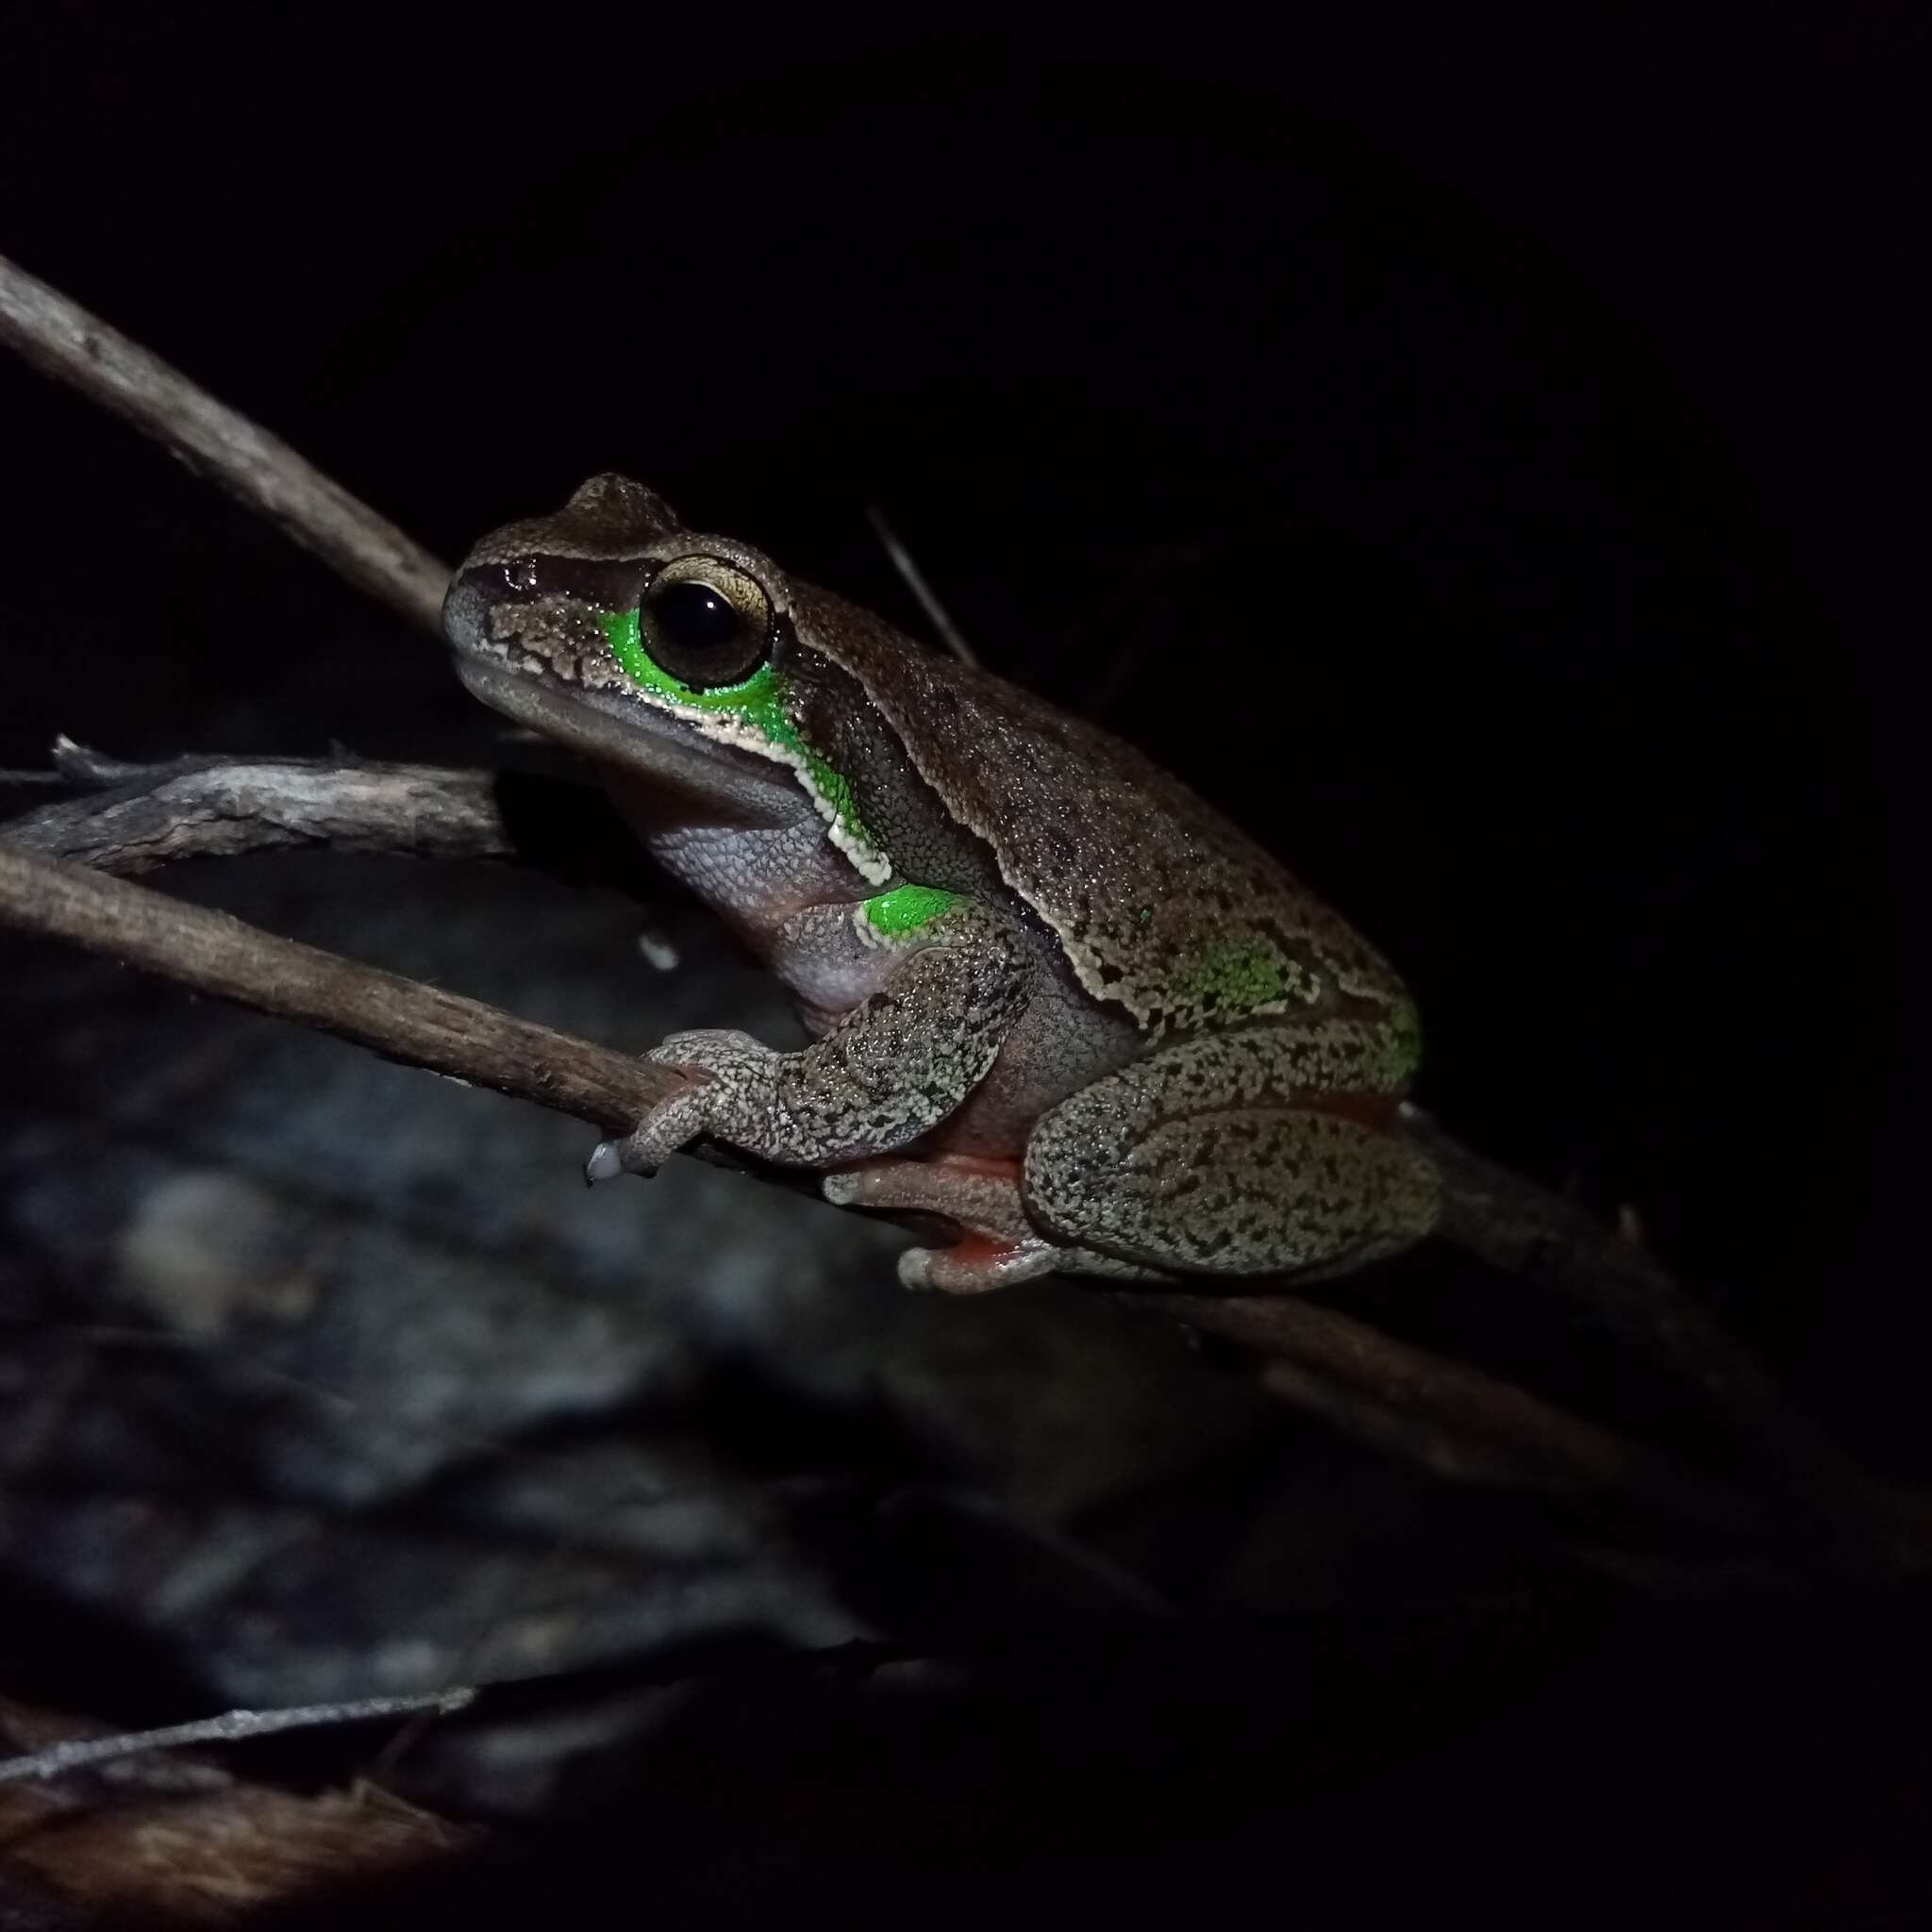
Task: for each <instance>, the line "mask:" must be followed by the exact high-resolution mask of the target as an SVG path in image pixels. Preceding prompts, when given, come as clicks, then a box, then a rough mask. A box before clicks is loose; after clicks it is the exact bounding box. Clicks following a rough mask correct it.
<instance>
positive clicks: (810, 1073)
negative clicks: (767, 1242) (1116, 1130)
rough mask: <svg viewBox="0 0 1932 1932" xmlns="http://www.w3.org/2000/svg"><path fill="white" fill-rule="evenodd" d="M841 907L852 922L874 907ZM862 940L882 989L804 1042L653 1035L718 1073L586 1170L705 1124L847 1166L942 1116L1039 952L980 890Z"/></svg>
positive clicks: (971, 1081)
mask: <svg viewBox="0 0 1932 1932" xmlns="http://www.w3.org/2000/svg"><path fill="white" fill-rule="evenodd" d="M831 917H832V918H833V919H834V920H836V921H837V922H841V923H848V922H849V923H848V924H842V929H843V930H844V931H846V932H847V933H850V932H852V931H855V930H857V929H858V927H857V924H856V922H858V921H861V920H862V919H863V917H864V914H863V911H862V909H854V910H852V911H850V912H846V911H842V910H841V911H840V912H839V913H837V914H835V915H831ZM820 924H824V921H823V920H822V921H820ZM863 943H864V945H865V946H867V947H868V948H869V949H870V950H871V953H872V955H873V956H874V957H873V959H872V962H871V964H872V966H873V968H874V970H873V971H872V972H871V974H870V976H871V977H873V978H874V980H875V981H876V982H877V990H876V991H874V992H872V993H871V994H870V995H869V996H868V997H866V998H865V999H863V1000H861V1001H860V1002H859V1003H858V1005H857V1006H856V1007H854V1008H852V1010H851V1011H850V1012H848V1013H846V1014H845V1015H844V1016H843V1017H842V1018H841V1020H840V1021H839V1022H838V1024H836V1025H834V1026H833V1027H832V1028H831V1029H830V1030H829V1031H828V1032H826V1033H825V1034H824V1036H823V1038H821V1039H819V1040H817V1041H814V1042H813V1043H812V1044H811V1045H810V1046H808V1047H806V1048H805V1049H804V1050H803V1051H801V1052H798V1053H780V1052H778V1051H776V1050H775V1049H774V1048H772V1047H769V1046H765V1045H762V1044H761V1043H760V1042H759V1041H756V1040H753V1039H752V1038H751V1037H750V1036H749V1035H748V1034H743V1033H727V1032H700V1033H675V1034H673V1035H672V1036H671V1037H670V1038H669V1039H668V1040H666V1041H664V1042H663V1044H662V1045H661V1046H658V1047H656V1048H654V1049H653V1050H652V1052H650V1053H649V1054H647V1055H646V1056H645V1058H647V1059H652V1060H656V1061H658V1063H659V1064H660V1065H665V1066H674V1067H679V1068H684V1069H687V1070H689V1071H691V1072H694V1073H701V1074H704V1075H705V1076H706V1077H705V1078H704V1079H702V1080H697V1081H693V1082H692V1083H691V1085H690V1086H688V1087H687V1088H685V1089H684V1090H683V1091H680V1092H677V1093H675V1094H673V1095H672V1096H671V1097H670V1098H669V1099H667V1100H664V1101H660V1102H659V1103H658V1106H657V1107H655V1108H652V1110H651V1111H650V1113H649V1114H647V1115H646V1116H645V1117H644V1119H643V1120H642V1121H641V1122H640V1123H639V1124H638V1125H637V1127H636V1128H635V1129H634V1130H633V1131H632V1132H631V1133H630V1134H628V1135H627V1136H626V1137H625V1139H624V1140H622V1141H605V1142H603V1143H602V1144H601V1145H600V1146H599V1147H598V1148H597V1150H596V1151H595V1153H593V1154H592V1155H591V1159H590V1163H589V1165H588V1166H587V1168H586V1169H585V1174H586V1176H587V1177H588V1178H589V1179H591V1180H605V1179H608V1178H609V1177H610V1176H612V1175H614V1174H655V1173H656V1172H657V1170H658V1168H659V1167H660V1166H661V1165H662V1164H663V1162H664V1160H665V1159H666V1158H668V1157H669V1156H670V1155H672V1154H673V1153H675V1151H676V1150H677V1149H678V1148H680V1147H682V1146H684V1145H685V1144H686V1142H688V1141H694V1140H697V1139H698V1138H700V1137H701V1136H704V1137H708V1138H709V1139H711V1140H714V1141H723V1142H724V1144H726V1145H727V1146H731V1147H736V1148H739V1149H741V1151H742V1152H744V1153H746V1154H751V1155H756V1156H758V1158H761V1159H764V1160H770V1161H773V1162H775V1163H776V1164H777V1165H779V1166H782V1167H820V1168H824V1167H837V1166H841V1165H843V1164H845V1163H847V1162H850V1161H855V1160H862V1159H865V1158H869V1157H871V1156H874V1155H879V1154H888V1153H891V1151H892V1150H893V1149H895V1148H899V1147H903V1146H905V1145H906V1144H907V1143H908V1141H915V1140H917V1139H918V1138H919V1136H920V1135H921V1134H924V1133H925V1132H927V1131H928V1130H929V1129H930V1128H932V1127H935V1126H937V1125H938V1124H940V1122H941V1121H942V1120H944V1119H945V1118H946V1116H947V1115H948V1114H950V1113H951V1112H952V1111H953V1109H954V1108H957V1107H958V1105H959V1103H960V1102H961V1101H962V1100H964V1099H965V1098H966V1096H967V1095H968V1094H969V1093H970V1092H971V1091H973V1089H974V1087H975V1086H976V1085H977V1084H978V1083H979V1081H980V1080H981V1079H982V1078H983V1077H984V1076H985V1074H986V1072H987V1070H988V1069H989V1068H990V1067H991V1065H992V1063H993V1060H994V1058H996V1057H997V1055H998V1053H999V1050H1000V1045H1001V1042H1002V1041H1004V1040H1005V1039H1006V1037H1007V1035H1008V1032H1009V1031H1010V1030H1011V1028H1012V1025H1013V1023H1014V1021H1015V1020H1016V1019H1017V1018H1018V1017H1019V1015H1020V1012H1021V1011H1022V1009H1023V1008H1024V1005H1025V1001H1026V992H1027V983H1028V979H1029V976H1030V966H1029V963H1028V961H1027V959H1026V957H1025V955H1024V953H1023V951H1022V949H1021V948H1020V946H1019V944H1018V943H1017V941H1015V939H1014V938H1013V936H1012V934H1011V933H1010V932H1009V931H1008V929H1007V928H1006V927H1005V926H1004V925H1002V924H1000V923H999V922H998V921H997V920H995V919H992V918H991V917H989V916H988V915H986V914H985V913H983V912H981V911H980V910H979V909H978V908H974V907H973V906H972V905H970V904H961V905H958V906H955V907H954V908H953V909H951V910H950V911H948V912H946V913H944V914H943V915H942V916H941V917H939V918H936V919H934V920H933V921H932V922H931V923H930V924H927V925H925V926H924V927H922V928H921V929H920V930H919V931H918V932H917V933H916V934H914V935H911V936H909V937H907V938H903V939H899V940H896V941H890V942H889V941H884V940H881V939H878V938H875V937H874V938H867V939H865V940H864V941H863Z"/></svg>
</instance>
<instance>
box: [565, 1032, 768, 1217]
mask: <svg viewBox="0 0 1932 1932" xmlns="http://www.w3.org/2000/svg"><path fill="white" fill-rule="evenodd" d="M643 1058H645V1059H647V1060H651V1061H654V1062H655V1063H656V1064H657V1065H658V1066H660V1067H675V1068H677V1069H678V1070H679V1072H681V1073H696V1074H708V1075H710V1078H708V1079H702V1080H692V1081H691V1082H689V1083H688V1084H687V1085H686V1086H685V1087H684V1088H682V1089H681V1090H680V1091H677V1092H675V1093H673V1094H670V1095H669V1096H667V1097H666V1098H665V1099H663V1100H660V1101H659V1102H658V1105H657V1106H656V1107H654V1108H652V1109H651V1110H650V1112H649V1113H647V1114H646V1115H645V1116H644V1117H643V1119H642V1120H641V1121H640V1122H639V1123H638V1124H637V1125H636V1126H635V1127H633V1128H632V1129H631V1131H630V1132H629V1133H628V1134H626V1135H625V1137H624V1139H623V1140H621V1141H598V1142H597V1144H596V1146H595V1147H593V1148H592V1149H591V1158H590V1159H589V1160H587V1161H586V1162H585V1163H584V1179H585V1181H586V1182H587V1183H589V1184H590V1185H591V1186H592V1187H594V1186H595V1185H596V1184H597V1183H598V1182H599V1181H608V1180H615V1179H616V1178H617V1176H618V1175H619V1174H638V1175H641V1177H642V1178H644V1179H646V1180H648V1179H649V1178H650V1177H651V1176H652V1175H653V1174H656V1173H657V1172H658V1169H659V1168H660V1167H662V1166H663V1165H664V1163H665V1162H666V1161H667V1160H669V1159H670V1158H671V1157H672V1156H673V1155H674V1154H675V1153H676V1152H677V1150H678V1149H679V1148H680V1147H682V1146H685V1145H686V1144H687V1143H688V1142H690V1141H695V1140H696V1139H697V1138H698V1136H699V1135H701V1134H705V1133H708V1132H709V1131H710V1130H711V1129H712V1127H713V1126H715V1125H716V1124H717V1118H716V1117H717V1110H718V1102H719V1097H720V1096H719V1093H718V1092H717V1091H715V1090H716V1088H717V1085H718V1083H719V1082H720V1081H721V1080H722V1081H724V1082H725V1083H727V1091H729V1083H731V1082H733V1081H734V1080H741V1081H747V1082H756V1081H757V1080H758V1077H759V1076H760V1075H761V1074H764V1073H765V1072H766V1070H767V1069H768V1068H769V1066H770V1064H771V1062H772V1061H774V1059H776V1058H778V1056H777V1055H776V1054H774V1052H773V1051H772V1049H771V1048H770V1047H769V1046H766V1045H764V1044H763V1043H762V1042H761V1041H756V1040H754V1039H753V1038H752V1037H751V1035H750V1034H749V1033H740V1032H736V1031H734V1030H733V1029H731V1028H728V1027H709V1028H706V1029H704V1030H702V1031H699V1032H691V1033H674V1034H672V1035H671V1036H670V1037H669V1038H668V1039H666V1040H665V1041H663V1042H662V1043H661V1044H660V1045H658V1046H654V1047H653V1048H652V1049H651V1051H650V1052H649V1053H647V1054H645V1055H644V1056H643Z"/></svg>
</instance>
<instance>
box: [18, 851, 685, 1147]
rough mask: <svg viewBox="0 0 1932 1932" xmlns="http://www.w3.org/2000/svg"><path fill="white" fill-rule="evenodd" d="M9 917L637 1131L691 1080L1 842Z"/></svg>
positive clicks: (395, 1053)
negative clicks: (652, 1110)
mask: <svg viewBox="0 0 1932 1932" xmlns="http://www.w3.org/2000/svg"><path fill="white" fill-rule="evenodd" d="M0 922H4V923H5V924H11V925H17V926H19V927H21V928H22V929H23V930H25V931H27V932H40V933H47V934H51V935H53V936H55V937H58V938H60V939H66V940H71V941H74V942H75V944H77V945H82V946H86V947H87V948H88V949H89V950H90V951H92V952H96V953H106V954H108V956H109V957H110V958H117V959H123V960H125V961H126V962H127V963H128V964H129V965H131V966H140V967H142V968H144V969H145V970H146V971H148V972H150V973H158V974H161V975H162V976H163V977H165V978H168V979H173V980H175V981H178V982H179V983H180V984H181V985H183V986H188V987H192V988H193V989H194V990H195V991H198V992H206V993H213V994H214V995H216V996H217V997H218V998H221V999H227V1000H235V1001H238V1002H239V1003H240V1004H242V1005H243V1006H247V1007H253V1008H256V1009H257V1010H258V1011H260V1012H264V1013H273V1014H275V1015H276V1016H277V1017H278V1018H281V1019H284V1020H295V1021H299V1022H300V1023H301V1024H303V1025H305V1026H312V1027H315V1028H317V1029H318V1030H319V1031H321V1032H324V1033H331V1034H334V1035H335V1036H336V1038H338V1039H339V1040H348V1041H354V1042H355V1043H356V1044H357V1045H358V1046H366V1047H369V1048H371V1049H373V1050H374V1051H375V1052H376V1053H379V1054H381V1055H382V1056H383V1057H384V1058H388V1059H394V1060H403V1061H406V1062H408V1064H409V1065H411V1066H419V1067H428V1068H429V1069H431V1070H432V1071H433V1072H435V1073H439V1074H448V1075H449V1076H450V1077H451V1078H453V1079H458V1080H461V1081H464V1082H466V1083H468V1084H470V1085H473V1086H479V1087H490V1088H493V1089H494V1090H495V1091H497V1092H499V1093H508V1094H510V1095H513V1096H514V1097H515V1098H517V1099H520V1100H534V1101H535V1102H536V1103H537V1104H538V1105H539V1106H540V1107H552V1108H560V1109H561V1110H562V1111H564V1112H566V1113H574V1114H575V1115H577V1116H578V1117H579V1118H580V1119H583V1120H587V1121H591V1122H594V1123H595V1124H597V1125H598V1126H599V1127H601V1128H602V1129H604V1131H606V1132H607V1133H625V1132H628V1131H629V1129H630V1128H631V1127H633V1126H635V1125H636V1124H637V1123H638V1122H639V1121H640V1120H641V1119H642V1118H643V1116H644V1114H645V1113H647V1112H648V1111H649V1110H650V1108H652V1107H653V1106H655V1105H656V1104H657V1103H658V1101H659V1100H662V1099H663V1098H664V1097H665V1096H666V1095H668V1094H671V1093H675V1091H678V1089H679V1087H680V1086H681V1085H682V1084H683V1082H684V1080H685V1079H686V1077H687V1076H686V1075H684V1074H679V1073H677V1072H675V1071H674V1070H673V1069H671V1068H669V1067H660V1066H657V1065H655V1064H653V1063H652V1062H650V1061H647V1060H639V1059H634V1058H631V1057H630V1056H629V1055H628V1054H621V1053H615V1052H613V1051H612V1050H611V1049H610V1048H608V1047H604V1046H598V1045H595V1044H594V1043H592V1042H591V1041H588V1040H579V1039H576V1038H575V1037H574V1036H572V1035H570V1034H567V1033H558V1032H555V1031H553V1030H552V1029H551V1028H550V1027H548V1026H539V1025H536V1024H533V1023H532V1022H530V1021H528V1020H519V1019H517V1018H516V1017H515V1016H514V1015H512V1014H509V1013H506V1012H503V1011H502V1010H501V1009H500V1008H495V1007H490V1006H485V1005H484V1004H483V1002H482V1001H480V1000H472V999H465V998H463V997H462V996H461V995H460V994H458V993H452V992H445V991H442V989H441V988H440V987H433V986H425V985H423V984H421V983H420V982H418V981H416V980H411V979H405V978H403V977H401V976H400V975H399V974H393V973H384V972H381V971H379V970H378V969H376V968H375V967H373V966H361V965H358V964H357V963H356V962H355V961H353V960H349V959H343V958H339V957H338V956H337V955H335V954H333V953H325V952H323V951H322V950H321V949H320V948H318V947H315V946H305V945H302V944H300V943H298V942H297V941H294V940H285V939H280V938H277V937H276V936H275V934H273V933H266V932H263V931H261V930H260V928H259V927H257V926H252V925H249V924H245V923H244V922H243V921H242V920H239V919H236V918H234V917H232V916H231V915H230V914H228V913H225V912H217V911H213V910H210V909H209V908H206V907H201V906H187V905H183V904H182V903H181V902H180V901H179V900H175V899H170V898H168V897H166V896H165V895H164V894H162V893H159V892H154V891H148V890H147V889H146V888H144V887H142V886H134V885H129V884H127V883H126V882H125V880H122V879H113V878H107V877H104V876H103V875H102V874H99V873H96V872H91V871H89V870H88V869H87V868H86V867H84V866H78V865H70V864H67V863H65V862H64V861H61V860H59V859H51V858H40V857H38V856H36V855H35V854H33V853H28V852H21V851H17V850H14V849H11V848H9V847H8V846H7V845H6V844H4V843H0Z"/></svg>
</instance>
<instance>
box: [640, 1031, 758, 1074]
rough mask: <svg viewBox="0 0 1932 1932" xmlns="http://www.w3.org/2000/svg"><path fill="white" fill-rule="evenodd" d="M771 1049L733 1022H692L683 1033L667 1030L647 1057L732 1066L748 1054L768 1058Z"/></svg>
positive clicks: (663, 1063) (665, 1062)
mask: <svg viewBox="0 0 1932 1932" xmlns="http://www.w3.org/2000/svg"><path fill="white" fill-rule="evenodd" d="M771 1057H772V1049H771V1048H770V1047H769V1046H767V1045H765V1044H764V1042H763V1041H758V1040H754V1039H753V1038H752V1037H751V1035H750V1034H749V1033H741V1032H740V1031H739V1030H738V1028H737V1027H735V1026H693V1027H691V1028H690V1029H689V1030H688V1031H686V1032H683V1033H667V1034H666V1035H665V1036H664V1038H663V1039H662V1040H660V1041H658V1044H657V1045H656V1046H654V1047H653V1048H652V1049H651V1050H650V1052H649V1053H647V1054H645V1055H644V1058H646V1059H647V1060H653V1061H655V1062H656V1063H657V1064H658V1066H660V1067H706V1068H711V1067H720V1066H727V1067H728V1066H733V1065H736V1064H738V1063H739V1062H741V1061H742V1060H744V1059H746V1058H750V1059H754V1060H761V1059H768V1058H771Z"/></svg>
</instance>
